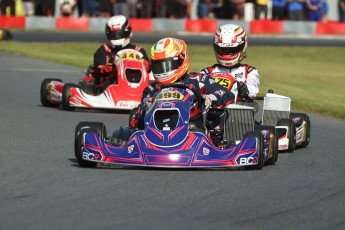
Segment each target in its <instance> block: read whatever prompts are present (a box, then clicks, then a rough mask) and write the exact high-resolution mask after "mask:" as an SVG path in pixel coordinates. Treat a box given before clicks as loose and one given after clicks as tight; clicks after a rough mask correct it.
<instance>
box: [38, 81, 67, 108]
mask: <svg viewBox="0 0 345 230" xmlns="http://www.w3.org/2000/svg"><path fill="white" fill-rule="evenodd" d="M52 81H57V82H62V80H61V79H58V78H46V79H44V80H43V81H42V83H41V90H40V97H41V104H42V105H43V106H45V107H57V106H59V104H55V103H51V102H50V101H48V96H47V87H48V84H49V83H50V82H52Z"/></svg>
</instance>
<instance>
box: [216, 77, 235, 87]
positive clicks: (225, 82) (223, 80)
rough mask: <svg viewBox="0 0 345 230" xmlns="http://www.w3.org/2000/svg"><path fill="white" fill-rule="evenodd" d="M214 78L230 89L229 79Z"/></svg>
mask: <svg viewBox="0 0 345 230" xmlns="http://www.w3.org/2000/svg"><path fill="white" fill-rule="evenodd" d="M214 80H215V81H216V82H217V83H218V84H219V85H221V86H223V87H224V88H227V89H230V86H231V81H230V80H229V79H226V78H221V77H217V78H215V79H214Z"/></svg>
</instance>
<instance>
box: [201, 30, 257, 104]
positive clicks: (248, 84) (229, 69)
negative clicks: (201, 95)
mask: <svg viewBox="0 0 345 230" xmlns="http://www.w3.org/2000/svg"><path fill="white" fill-rule="evenodd" d="M247 44H248V38H247V35H246V32H245V31H244V29H243V28H242V27H241V26H238V25H233V24H226V25H223V26H221V27H220V28H218V29H217V31H216V33H215V36H214V39H213V49H214V53H215V56H216V59H217V62H218V64H214V65H213V66H210V67H206V68H204V69H202V70H201V73H203V74H212V73H218V72H219V73H228V74H231V75H232V76H233V77H234V78H235V79H236V81H237V89H238V96H239V97H238V98H237V99H238V100H248V99H249V100H250V99H253V98H255V97H256V95H257V94H258V92H259V85H260V79H259V72H258V70H257V69H256V68H254V67H252V66H250V65H247V64H241V63H240V62H241V61H242V60H243V59H244V58H245V57H246V50H247ZM215 80H216V81H217V82H218V80H217V79H215ZM219 83H220V84H222V82H219ZM224 83H226V82H224ZM222 85H223V86H225V87H226V86H227V85H229V84H222ZM229 90H230V89H229Z"/></svg>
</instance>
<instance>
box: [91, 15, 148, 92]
mask: <svg viewBox="0 0 345 230" xmlns="http://www.w3.org/2000/svg"><path fill="white" fill-rule="evenodd" d="M105 34H106V37H107V40H108V42H107V43H105V44H104V45H102V46H101V47H99V48H98V50H97V51H96V52H95V54H94V65H93V67H94V77H95V83H96V85H97V86H98V87H99V88H101V89H102V88H103V89H104V88H105V86H104V84H106V82H107V80H109V79H112V78H114V77H115V76H112V74H113V73H114V69H113V68H114V65H113V62H114V58H115V55H116V53H117V52H118V51H120V50H122V49H136V50H138V51H140V52H141V53H142V54H143V58H144V64H145V67H146V70H147V72H148V73H150V72H151V64H150V59H149V58H148V56H147V54H146V52H145V50H144V49H143V48H142V47H140V46H137V45H134V44H132V43H130V40H131V36H132V26H131V24H130V22H129V20H128V18H127V17H125V16H123V15H116V16H113V17H111V18H110V19H109V20H108V21H107V24H106V26H105Z"/></svg>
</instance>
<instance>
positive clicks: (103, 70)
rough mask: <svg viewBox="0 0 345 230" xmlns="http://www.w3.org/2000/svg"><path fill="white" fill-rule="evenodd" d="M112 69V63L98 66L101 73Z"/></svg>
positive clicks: (109, 71)
mask: <svg viewBox="0 0 345 230" xmlns="http://www.w3.org/2000/svg"><path fill="white" fill-rule="evenodd" d="M112 71H113V65H112V64H105V65H102V66H101V67H100V72H101V74H106V73H111V72H112Z"/></svg>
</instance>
